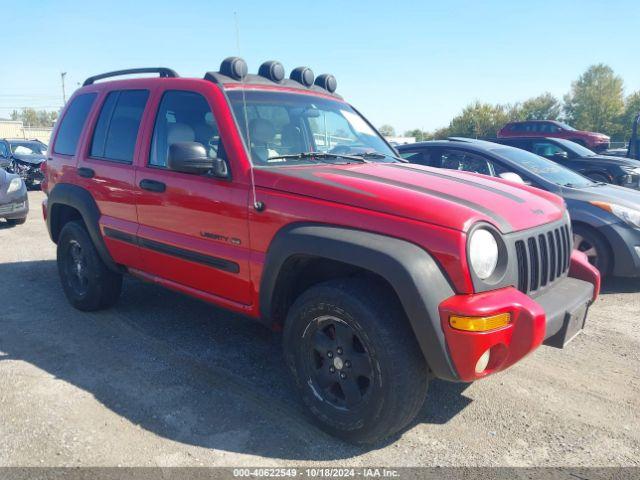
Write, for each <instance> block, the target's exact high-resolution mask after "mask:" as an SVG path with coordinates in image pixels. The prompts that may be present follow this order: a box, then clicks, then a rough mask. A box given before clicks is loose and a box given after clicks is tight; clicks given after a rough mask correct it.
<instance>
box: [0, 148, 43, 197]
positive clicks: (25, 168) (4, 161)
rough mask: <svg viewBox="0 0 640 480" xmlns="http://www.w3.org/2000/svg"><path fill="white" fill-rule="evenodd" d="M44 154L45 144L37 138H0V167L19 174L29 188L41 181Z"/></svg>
mask: <svg viewBox="0 0 640 480" xmlns="http://www.w3.org/2000/svg"><path fill="white" fill-rule="evenodd" d="M46 155H47V145H46V144H44V143H42V142H41V141H39V140H22V139H0V168H5V169H6V170H8V171H10V172H12V173H15V174H18V175H20V177H22V179H23V180H24V181H25V183H26V185H27V187H29V188H31V187H34V186H36V185H40V183H41V182H42V179H43V175H42V172H41V171H40V166H41V165H42V163H43V162H45V161H46V159H47V157H46Z"/></svg>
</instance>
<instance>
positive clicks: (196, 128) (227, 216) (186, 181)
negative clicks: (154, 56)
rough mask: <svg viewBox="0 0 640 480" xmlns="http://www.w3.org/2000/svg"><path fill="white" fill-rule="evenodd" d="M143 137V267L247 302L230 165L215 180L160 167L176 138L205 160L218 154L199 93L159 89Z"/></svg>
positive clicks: (139, 177) (241, 195)
mask: <svg viewBox="0 0 640 480" xmlns="http://www.w3.org/2000/svg"><path fill="white" fill-rule="evenodd" d="M147 141H148V142H149V143H147V147H148V154H147V155H146V158H143V161H144V164H141V165H140V168H138V169H137V172H136V184H137V186H138V188H139V190H138V201H137V211H138V222H139V230H138V237H139V244H140V246H141V255H142V259H143V264H144V270H145V272H146V273H148V274H151V275H153V276H155V277H159V278H160V279H162V280H163V281H164V283H165V284H167V286H172V284H173V286H178V287H182V289H185V288H186V289H187V290H189V291H190V293H192V294H194V295H196V296H201V297H206V298H207V299H208V300H213V301H217V302H218V303H223V304H225V305H226V306H230V307H233V306H234V305H235V306H236V307H238V304H241V305H248V304H250V303H251V301H250V294H249V285H250V281H249V279H250V275H249V237H248V208H247V200H248V192H249V190H248V186H247V185H244V184H240V183H239V182H235V181H234V180H233V171H231V172H230V177H229V178H224V179H223V178H216V177H213V176H210V175H197V174H193V173H182V172H177V171H172V170H169V169H168V168H167V155H168V152H169V148H170V146H171V145H172V144H175V143H179V142H197V143H200V144H201V145H203V146H204V147H205V150H206V152H207V155H208V156H209V157H210V158H214V157H217V158H222V159H225V157H226V155H225V150H224V142H223V139H222V138H221V135H220V133H219V130H218V124H217V122H216V118H215V112H214V111H213V110H212V108H211V106H210V103H209V101H208V100H207V98H206V92H203V93H198V92H194V91H182V90H165V91H163V92H162V95H161V98H160V100H159V105H158V107H157V113H156V117H155V123H154V126H153V132H152V134H151V138H149V139H148V140H147ZM167 282H168V283H167ZM199 292H200V293H201V294H202V293H204V294H205V295H199ZM211 295H213V296H215V298H211V297H210V296H211ZM225 300H226V302H225ZM229 302H232V304H229Z"/></svg>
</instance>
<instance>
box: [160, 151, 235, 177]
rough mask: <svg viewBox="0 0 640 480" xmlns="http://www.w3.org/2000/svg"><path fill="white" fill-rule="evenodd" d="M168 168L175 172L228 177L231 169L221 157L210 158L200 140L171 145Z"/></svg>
mask: <svg viewBox="0 0 640 480" xmlns="http://www.w3.org/2000/svg"><path fill="white" fill-rule="evenodd" d="M167 168H168V169H169V170H173V171H175V172H182V173H193V174H196V175H203V174H205V173H210V174H212V175H214V176H216V177H221V178H227V177H228V176H229V169H228V167H227V163H226V162H225V161H224V160H223V159H221V158H209V157H208V156H207V151H206V149H205V148H204V145H202V144H201V143H198V142H177V143H172V144H171V146H170V147H169V156H168V157H167Z"/></svg>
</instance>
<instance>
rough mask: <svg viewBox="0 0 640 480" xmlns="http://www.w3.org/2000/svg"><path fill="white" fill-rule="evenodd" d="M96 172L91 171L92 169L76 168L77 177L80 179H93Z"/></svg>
mask: <svg viewBox="0 0 640 480" xmlns="http://www.w3.org/2000/svg"><path fill="white" fill-rule="evenodd" d="M95 174H96V172H94V171H93V168H87V167H80V168H78V175H80V176H81V177H82V178H93V177H94V176H95Z"/></svg>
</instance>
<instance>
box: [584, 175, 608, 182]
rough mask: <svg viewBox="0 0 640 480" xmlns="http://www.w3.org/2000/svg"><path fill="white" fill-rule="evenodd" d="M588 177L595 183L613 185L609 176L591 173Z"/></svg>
mask: <svg viewBox="0 0 640 480" xmlns="http://www.w3.org/2000/svg"><path fill="white" fill-rule="evenodd" d="M587 177H589V178H590V179H591V180H593V181H594V182H602V183H611V180H609V179H608V178H607V176H606V175H603V174H602V173H589V174H587Z"/></svg>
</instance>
